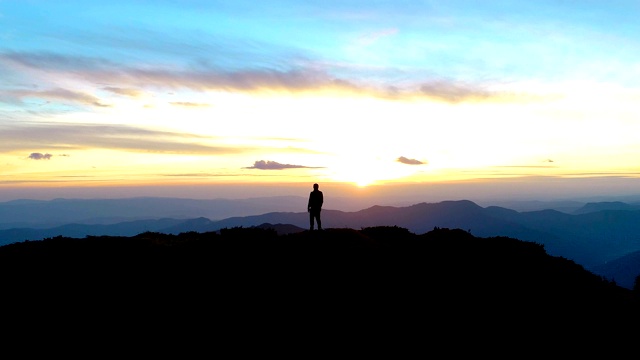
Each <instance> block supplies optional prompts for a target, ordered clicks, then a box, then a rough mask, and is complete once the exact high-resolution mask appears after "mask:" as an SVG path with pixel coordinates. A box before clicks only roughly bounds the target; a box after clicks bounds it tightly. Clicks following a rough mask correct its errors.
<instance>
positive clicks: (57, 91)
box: [7, 88, 110, 107]
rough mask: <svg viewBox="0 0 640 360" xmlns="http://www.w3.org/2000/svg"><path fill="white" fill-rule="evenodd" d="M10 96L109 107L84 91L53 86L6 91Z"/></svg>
mask: <svg viewBox="0 0 640 360" xmlns="http://www.w3.org/2000/svg"><path fill="white" fill-rule="evenodd" d="M7 93H8V94H9V95H10V96H12V97H17V98H19V99H21V100H22V99H24V98H40V99H44V100H59V101H63V102H65V101H66V102H72V103H79V104H84V105H91V106H98V107H110V105H106V104H103V103H101V102H100V99H98V98H97V97H95V96H93V95H89V94H86V93H82V92H78V91H71V90H67V89H62V88H54V89H50V90H14V91H8V92H7Z"/></svg>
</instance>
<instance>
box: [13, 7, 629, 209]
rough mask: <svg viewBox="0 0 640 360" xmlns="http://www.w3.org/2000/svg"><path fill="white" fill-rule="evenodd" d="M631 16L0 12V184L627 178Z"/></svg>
mask: <svg viewBox="0 0 640 360" xmlns="http://www.w3.org/2000/svg"><path fill="white" fill-rule="evenodd" d="M638 15H640V3H638V2H635V1H608V2H603V1H535V2H530V1H268V2H257V1H118V0H116V1H109V2H102V1H60V2H52V1H2V0H0V79H2V81H1V82H0V164H1V165H2V171H1V172H2V178H1V179H0V187H1V188H3V189H4V190H5V191H4V192H5V194H7V193H11V192H14V191H15V193H16V194H18V193H19V194H20V196H21V197H24V194H25V192H24V191H17V189H23V190H24V189H43V190H42V191H44V192H46V190H47V189H60V188H64V187H91V188H95V189H105V188H107V187H114V186H134V187H140V188H143V187H146V186H150V187H153V186H177V187H179V186H186V187H192V186H204V185H219V186H223V185H229V186H231V185H233V186H240V188H242V185H243V184H246V185H247V186H249V185H251V186H254V185H255V184H258V185H260V184H263V185H265V186H276V185H277V186H281V185H283V184H285V185H286V184H291V185H292V189H295V190H294V191H298V190H297V189H298V187H297V186H298V184H305V185H308V184H309V183H313V182H322V183H324V184H344V185H349V184H352V185H354V186H358V187H360V188H364V187H371V186H384V187H387V188H391V187H393V186H400V185H401V184H412V185H415V184H426V185H429V184H435V183H442V182H460V181H462V182H474V181H481V182H486V181H495V182H496V183H498V182H500V181H504V180H505V179H508V180H509V181H514V179H523V180H524V179H541V178H542V179H546V180H548V179H575V178H590V177H594V178H611V179H616V180H619V179H621V178H624V179H630V180H634V179H636V178H637V177H638V174H640V171H639V170H640V165H638V163H637V159H638V155H639V153H640V142H639V141H638V140H637V139H638V137H637V135H636V134H638V133H640V132H639V130H640V119H638V114H640V111H639V110H640V109H639V106H638V105H637V104H639V103H640V101H639V100H640V89H639V85H638V84H640V81H639V80H640V61H639V60H638V59H640V56H638V55H640V40H639V39H638V36H637V34H640V23H639V22H638V21H637V17H638ZM538 182H539V181H538ZM546 183H554V182H553V181H551V182H549V181H545V184H546ZM541 186H546V185H544V184H542V185H541ZM587 191H588V189H587ZM44 192H43V193H44ZM52 194H53V193H52ZM5 196H6V195H5ZM16 196H18V195H16ZM52 196H54V195H52Z"/></svg>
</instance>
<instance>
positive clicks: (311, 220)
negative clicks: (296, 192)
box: [309, 211, 313, 230]
mask: <svg viewBox="0 0 640 360" xmlns="http://www.w3.org/2000/svg"><path fill="white" fill-rule="evenodd" d="M309 230H313V211H309Z"/></svg>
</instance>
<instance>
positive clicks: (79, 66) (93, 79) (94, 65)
mask: <svg viewBox="0 0 640 360" xmlns="http://www.w3.org/2000/svg"><path fill="white" fill-rule="evenodd" d="M394 33H395V30H394V29H388V30H385V31H382V32H379V33H376V34H372V35H371V36H373V37H374V38H379V37H381V36H390V35H393V34H394ZM374 35H375V36H374ZM0 63H6V64H12V65H14V67H15V65H16V64H19V68H20V70H19V71H24V69H29V70H31V71H32V72H33V73H34V74H33V75H32V76H33V77H38V76H39V77H40V78H42V81H43V82H44V81H49V82H50V81H51V79H54V81H55V79H56V77H58V78H60V79H69V78H73V79H75V80H78V81H83V82H88V83H89V85H91V84H105V83H107V84H117V86H116V85H113V86H106V87H105V86H100V87H99V88H100V89H102V90H105V91H109V92H112V93H116V94H121V95H127V96H135V95H136V94H139V92H138V91H139V90H133V89H145V88H151V89H156V90H157V89H164V90H177V89H190V90H193V91H237V92H262V91H288V92H305V91H323V90H332V91H342V92H348V93H352V94H354V95H359V96H373V97H380V98H387V99H401V98H403V97H407V98H412V97H413V98H415V97H426V98H429V99H434V100H439V101H447V102H452V103H458V102H465V101H491V100H493V99H503V98H505V97H506V98H510V99H516V98H519V97H522V98H524V99H525V100H530V99H531V98H532V97H531V96H525V95H516V94H514V93H507V92H505V91H489V90H488V89H489V88H490V86H489V85H490V84H488V83H487V84H481V83H478V84H474V83H470V82H463V81H459V80H456V79H448V78H443V77H436V76H433V77H429V78H427V79H425V80H416V81H411V82H405V81H402V82H396V81H395V80H392V79H395V78H397V75H398V74H397V69H390V68H388V67H379V68H367V70H366V74H362V73H360V72H359V71H360V70H362V69H360V70H358V69H357V68H353V67H345V66H344V64H342V65H341V64H333V63H330V62H318V61H314V59H307V58H304V57H300V56H298V57H296V58H294V59H290V58H286V59H276V60H274V61H273V62H270V63H268V64H254V63H248V64H247V67H245V68H238V67H237V66H234V67H232V68H225V67H224V66H222V64H210V63H209V62H208V61H199V62H195V63H192V64H190V65H177V66H175V67H171V68H167V67H166V66H160V65H158V66H153V65H149V66H145V67H137V66H132V65H127V64H117V63H114V62H112V61H107V60H102V59H94V58H88V57H74V56H64V55H58V54H51V53H29V52H11V53H7V52H5V53H0ZM69 64H73V65H74V66H72V67H71V66H69ZM319 64H321V66H319ZM42 73H46V74H47V76H46V78H45V77H43V76H44V75H41V74H42ZM405 75H406V76H403V77H405V78H406V77H407V76H409V75H410V74H405ZM367 78H371V79H378V80H375V81H371V82H367V81H366V80H362V79H367ZM414 78H416V79H417V78H418V76H415V77H414ZM380 79H388V80H386V81H385V80H382V81H379V80H380ZM40 95H41V96H50V97H52V98H53V97H56V98H57V99H63V98H64V99H67V100H69V99H75V100H77V101H81V102H83V103H85V104H92V105H96V106H106V105H103V104H102V103H100V102H99V101H98V99H96V98H95V97H92V96H91V95H88V94H83V93H73V92H69V91H68V90H67V91H66V92H65V91H62V90H60V89H57V90H52V91H45V92H40ZM185 105H186V103H185Z"/></svg>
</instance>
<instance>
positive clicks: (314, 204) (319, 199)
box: [307, 184, 324, 230]
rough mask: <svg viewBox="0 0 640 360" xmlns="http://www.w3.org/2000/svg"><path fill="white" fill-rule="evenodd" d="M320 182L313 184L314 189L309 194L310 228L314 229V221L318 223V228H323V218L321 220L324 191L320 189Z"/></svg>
mask: <svg viewBox="0 0 640 360" xmlns="http://www.w3.org/2000/svg"><path fill="white" fill-rule="evenodd" d="M318 187H319V186H318V184H313V191H312V192H311V194H309V203H308V204H307V212H309V230H313V222H314V219H315V222H316V223H317V224H318V230H322V220H320V210H322V203H323V202H324V197H323V195H322V191H320V190H318Z"/></svg>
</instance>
